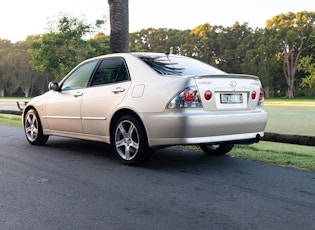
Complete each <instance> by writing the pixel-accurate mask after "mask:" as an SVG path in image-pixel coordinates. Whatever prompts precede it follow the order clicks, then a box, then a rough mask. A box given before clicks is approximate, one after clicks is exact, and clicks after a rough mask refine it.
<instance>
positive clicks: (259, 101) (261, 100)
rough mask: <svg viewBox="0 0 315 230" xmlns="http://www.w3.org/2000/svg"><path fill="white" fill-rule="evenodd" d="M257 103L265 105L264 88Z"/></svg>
mask: <svg viewBox="0 0 315 230" xmlns="http://www.w3.org/2000/svg"><path fill="white" fill-rule="evenodd" d="M257 105H258V106H263V105H264V91H263V89H260V92H259V99H258V103H257Z"/></svg>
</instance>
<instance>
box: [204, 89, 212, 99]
mask: <svg viewBox="0 0 315 230" xmlns="http://www.w3.org/2000/svg"><path fill="white" fill-rule="evenodd" d="M204 97H205V99H206V100H207V101H209V100H210V99H211V98H212V92H211V91H210V90H207V91H205V93H204Z"/></svg>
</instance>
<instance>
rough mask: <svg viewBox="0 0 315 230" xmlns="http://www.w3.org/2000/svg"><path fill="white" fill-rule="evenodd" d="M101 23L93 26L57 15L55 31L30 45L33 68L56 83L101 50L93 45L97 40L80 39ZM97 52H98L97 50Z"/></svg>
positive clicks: (99, 21)
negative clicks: (51, 77) (50, 76)
mask: <svg viewBox="0 0 315 230" xmlns="http://www.w3.org/2000/svg"><path fill="white" fill-rule="evenodd" d="M103 23H105V21H104V20H97V21H96V25H95V26H93V25H91V24H89V23H87V22H85V20H84V18H81V19H78V18H75V17H69V16H68V15H60V17H59V18H58V20H57V23H54V25H57V28H54V27H51V28H50V32H48V33H46V34H43V35H42V36H41V37H39V38H38V40H36V41H35V42H33V44H32V47H31V49H30V53H31V55H32V64H33V67H34V68H35V69H36V70H38V71H40V72H42V73H44V74H53V75H54V76H55V78H56V80H60V79H61V78H62V77H64V76H65V75H66V74H67V73H68V72H69V71H70V70H71V69H72V68H73V67H75V66H76V65H77V64H78V63H80V62H81V61H83V60H85V59H86V58H89V57H92V56H95V55H94V54H95V53H96V49H97V48H100V47H102V46H97V45H96V43H97V42H96V41H97V40H94V42H93V41H91V42H88V41H86V40H85V39H84V37H85V36H86V35H88V34H91V33H93V32H94V31H95V30H96V28H95V27H97V28H99V27H100V24H103ZM104 44H105V43H104ZM93 46H94V47H93ZM105 51H106V49H105V48H104V52H105ZM99 52H102V51H101V50H97V53H99ZM102 54H104V53H103V52H102Z"/></svg>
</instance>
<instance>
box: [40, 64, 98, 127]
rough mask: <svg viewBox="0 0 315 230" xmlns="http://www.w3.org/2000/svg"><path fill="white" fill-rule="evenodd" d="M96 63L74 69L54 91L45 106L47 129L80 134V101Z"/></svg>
mask: <svg viewBox="0 0 315 230" xmlns="http://www.w3.org/2000/svg"><path fill="white" fill-rule="evenodd" d="M97 63H98V61H92V62H88V63H84V64H82V65H81V66H79V67H78V68H76V69H75V70H74V71H73V72H72V73H71V74H70V76H69V77H68V78H67V79H66V80H65V81H64V82H62V83H61V86H60V90H59V91H54V92H53V94H52V95H51V96H50V98H49V100H48V102H47V104H46V119H47V123H48V126H49V129H51V130H54V131H61V132H70V133H82V122H81V114H80V113H81V101H82V97H83V95H84V93H85V91H86V87H87V85H88V82H89V80H90V77H91V76H92V73H93V70H94V69H95V67H96V65H97Z"/></svg>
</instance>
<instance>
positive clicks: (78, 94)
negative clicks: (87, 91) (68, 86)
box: [73, 92, 83, 97]
mask: <svg viewBox="0 0 315 230" xmlns="http://www.w3.org/2000/svg"><path fill="white" fill-rule="evenodd" d="M82 95H83V93H82V92H76V93H75V94H73V96H74V97H81V96H82Z"/></svg>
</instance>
